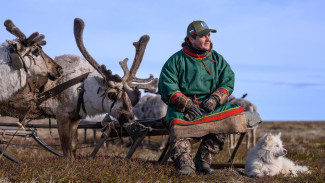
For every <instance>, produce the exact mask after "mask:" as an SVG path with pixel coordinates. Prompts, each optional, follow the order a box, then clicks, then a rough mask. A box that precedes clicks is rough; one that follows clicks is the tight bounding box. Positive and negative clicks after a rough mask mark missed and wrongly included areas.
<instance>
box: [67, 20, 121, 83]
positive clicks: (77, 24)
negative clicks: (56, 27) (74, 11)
mask: <svg viewBox="0 0 325 183" xmlns="http://www.w3.org/2000/svg"><path fill="white" fill-rule="evenodd" d="M84 27H85V23H84V22H83V20H82V19H80V18H75V19H74V28H73V29H74V36H75V39H76V43H77V46H78V48H79V50H80V52H81V53H82V55H83V56H84V57H85V58H86V60H87V61H88V62H89V63H90V65H92V66H93V67H94V68H95V69H96V70H97V71H98V72H99V73H100V74H101V75H102V76H103V78H104V79H105V80H106V82H107V83H109V82H108V81H116V82H121V81H122V78H121V77H120V76H118V75H116V74H115V75H113V74H112V71H111V70H107V69H106V66H105V65H101V66H100V65H99V64H98V63H97V62H96V60H95V59H94V58H93V57H92V56H91V55H90V54H89V53H88V51H87V50H86V48H85V46H84V44H83V38H82V33H83V29H84Z"/></svg>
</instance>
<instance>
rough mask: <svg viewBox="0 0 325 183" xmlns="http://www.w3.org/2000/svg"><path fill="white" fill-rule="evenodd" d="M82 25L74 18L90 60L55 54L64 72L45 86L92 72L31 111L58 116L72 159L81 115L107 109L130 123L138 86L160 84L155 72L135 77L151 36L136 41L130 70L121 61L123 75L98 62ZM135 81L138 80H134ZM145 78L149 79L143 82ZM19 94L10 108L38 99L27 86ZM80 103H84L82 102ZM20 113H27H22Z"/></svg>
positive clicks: (65, 148)
mask: <svg viewBox="0 0 325 183" xmlns="http://www.w3.org/2000/svg"><path fill="white" fill-rule="evenodd" d="M83 28H84V23H83V21H82V20H81V19H78V18H76V19H75V22H74V33H75V38H76V42H77V45H78V47H79V49H80V51H81V53H82V54H83V55H84V57H85V58H86V59H87V61H88V62H89V63H90V64H89V63H88V62H87V61H86V60H85V59H84V58H81V57H78V56H75V55H62V56H58V57H56V58H55V60H56V61H57V62H58V63H60V64H62V66H63V68H64V75H62V76H61V77H60V78H59V79H58V80H56V81H49V82H47V83H46V85H45V86H44V88H45V90H49V89H51V88H53V87H55V86H60V84H61V83H65V82H66V81H69V80H71V79H73V78H76V77H77V76H80V75H82V74H85V73H88V72H89V75H88V76H87V77H86V78H85V79H84V80H83V81H82V82H80V83H78V84H75V85H73V86H71V87H69V88H67V89H65V90H64V91H63V92H61V93H60V94H58V95H57V96H55V97H52V98H49V99H47V100H45V101H44V102H43V103H41V104H40V105H38V106H37V107H35V108H33V110H31V111H30V113H29V114H30V117H32V118H33V119H37V118H44V117H54V118H56V120H57V123H58V131H59V136H60V141H61V147H62V151H63V154H64V156H65V157H70V158H71V159H73V158H74V157H75V156H76V148H77V135H78V133H77V127H78V125H79V122H80V120H81V119H83V118H85V117H86V116H94V115H98V114H104V113H108V114H109V115H111V116H113V117H114V118H116V119H117V120H118V121H119V122H120V124H123V123H131V122H133V118H134V114H133V112H132V106H134V105H136V103H137V102H138V101H139V100H140V96H141V92H140V91H139V89H146V90H148V91H151V92H154V91H155V90H156V88H157V84H158V79H157V78H155V79H154V78H153V76H152V75H151V76H150V77H149V78H148V79H139V78H136V77H135V74H136V72H137V70H138V68H139V66H140V63H141V61H142V58H143V54H144V51H145V47H146V45H147V43H148V41H149V36H142V37H141V38H140V40H139V42H136V43H134V46H135V47H136V55H135V59H134V62H133V64H132V66H131V69H130V70H129V69H128V67H127V59H124V61H122V62H120V65H121V67H122V69H123V71H124V76H123V77H122V78H121V77H119V76H118V75H113V74H112V72H111V71H110V70H107V69H106V67H105V66H104V65H102V66H99V64H98V63H97V62H96V61H95V60H94V59H93V58H92V57H91V56H90V55H89V53H88V52H87V50H86V49H85V47H84V45H83V41H82V32H83ZM134 81H136V82H137V84H133V83H132V82H134ZM145 82H147V83H146V84H141V83H145ZM17 96H20V97H18V99H17V98H13V99H12V101H13V102H12V103H15V102H16V103H19V104H21V105H16V106H12V107H11V108H10V110H16V112H17V113H19V112H20V113H21V111H23V110H21V109H22V108H24V104H27V103H33V102H34V101H35V97H34V94H33V93H31V92H29V91H28V90H22V91H21V92H20V94H19V95H17ZM22 96H24V97H22ZM80 101H81V102H80ZM78 103H79V104H81V105H80V106H79V105H78ZM35 105H36V104H35ZM17 108H19V109H17ZM25 108H26V107H25ZM20 115H24V114H23V113H21V114H20Z"/></svg>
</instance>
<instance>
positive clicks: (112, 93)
mask: <svg viewBox="0 0 325 183" xmlns="http://www.w3.org/2000/svg"><path fill="white" fill-rule="evenodd" d="M107 97H108V98H109V99H111V100H116V98H117V92H108V93H107Z"/></svg>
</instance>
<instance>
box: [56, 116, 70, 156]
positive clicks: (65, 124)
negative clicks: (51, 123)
mask: <svg viewBox="0 0 325 183" xmlns="http://www.w3.org/2000/svg"><path fill="white" fill-rule="evenodd" d="M67 119H68V118H66V117H60V116H58V115H57V118H56V120H57V124H58V131H59V136H60V142H61V148H62V151H63V155H64V157H66V158H70V157H71V153H69V152H70V144H71V141H70V130H69V120H67Z"/></svg>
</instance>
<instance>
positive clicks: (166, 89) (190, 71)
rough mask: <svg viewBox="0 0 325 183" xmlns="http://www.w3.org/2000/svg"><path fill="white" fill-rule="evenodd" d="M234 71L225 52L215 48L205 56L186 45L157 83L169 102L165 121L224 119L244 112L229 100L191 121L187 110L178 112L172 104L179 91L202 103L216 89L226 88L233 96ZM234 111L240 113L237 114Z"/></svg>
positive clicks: (164, 67)
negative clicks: (194, 52) (186, 114)
mask: <svg viewBox="0 0 325 183" xmlns="http://www.w3.org/2000/svg"><path fill="white" fill-rule="evenodd" d="M234 81H235V74H234V72H233V71H232V70H231V68H230V66H229V64H228V63H227V61H226V60H225V59H224V58H223V56H222V55H220V54H219V53H217V52H216V51H214V50H211V51H210V52H207V53H206V54H205V55H203V56H202V55H201V56H199V55H196V54H193V53H192V52H190V51H188V50H186V49H185V48H183V49H182V50H180V51H178V52H176V53H175V54H174V55H172V56H171V57H170V58H169V59H168V60H167V61H166V63H165V64H164V66H163V68H162V71H161V74H160V77H159V84H158V93H159V94H160V95H161V98H162V100H163V101H164V102H165V103H166V104H167V105H168V109H167V114H166V121H167V123H168V124H170V126H172V125H173V124H174V123H171V122H173V121H174V122H176V123H177V122H180V123H179V124H185V125H186V124H194V123H197V122H200V121H201V122H202V121H203V122H207V121H210V120H216V119H223V118H225V117H227V116H229V115H234V114H238V113H241V112H242V110H243V109H239V108H240V107H238V106H237V105H230V104H229V102H226V103H225V104H223V105H221V106H218V107H217V108H216V109H215V110H214V111H211V112H210V113H207V114H203V115H202V116H198V117H196V118H194V119H192V120H191V121H187V120H185V119H184V115H185V113H182V112H178V111H176V110H175V109H174V108H172V107H171V106H170V105H169V104H170V102H171V100H173V97H174V96H175V95H176V94H184V95H185V96H187V97H190V98H191V99H192V100H196V101H198V102H199V103H200V102H202V101H204V100H205V99H206V98H207V97H209V96H210V94H211V93H213V92H214V91H215V90H217V89H222V90H223V91H226V93H227V94H228V96H230V95H231V94H232V92H233V90H234ZM234 110H237V112H235V113H234Z"/></svg>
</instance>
